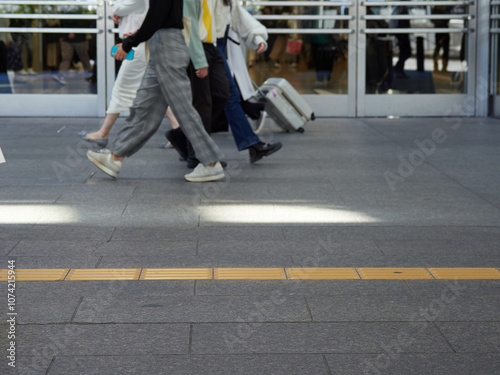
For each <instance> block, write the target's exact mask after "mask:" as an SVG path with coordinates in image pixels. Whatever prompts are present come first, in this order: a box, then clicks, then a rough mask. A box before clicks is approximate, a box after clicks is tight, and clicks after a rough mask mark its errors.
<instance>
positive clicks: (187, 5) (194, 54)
mask: <svg viewBox="0 0 500 375" xmlns="http://www.w3.org/2000/svg"><path fill="white" fill-rule="evenodd" d="M183 13H184V20H183V21H184V28H185V29H189V30H183V32H185V33H186V32H188V33H189V44H188V47H189V56H190V57H191V61H192V62H193V65H194V68H195V69H196V70H198V69H201V68H206V67H208V62H207V58H206V57H205V50H204V49H203V44H202V42H201V39H200V31H199V29H198V22H199V20H200V16H201V3H200V0H184V8H183Z"/></svg>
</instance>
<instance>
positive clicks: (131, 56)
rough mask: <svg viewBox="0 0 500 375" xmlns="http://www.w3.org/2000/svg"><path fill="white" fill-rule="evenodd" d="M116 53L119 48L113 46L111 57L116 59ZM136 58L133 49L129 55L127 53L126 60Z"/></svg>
mask: <svg viewBox="0 0 500 375" xmlns="http://www.w3.org/2000/svg"><path fill="white" fill-rule="evenodd" d="M116 51H118V46H113V47H112V48H111V57H115V54H116ZM133 58H134V50H133V49H131V50H130V52H129V53H127V56H126V57H125V59H126V60H132V59H133Z"/></svg>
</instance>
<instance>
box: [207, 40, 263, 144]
mask: <svg viewBox="0 0 500 375" xmlns="http://www.w3.org/2000/svg"><path fill="white" fill-rule="evenodd" d="M226 45H227V38H220V39H217V48H218V49H219V51H220V53H221V55H222V57H223V59H224V65H225V66H226V75H227V79H228V81H229V101H228V102H227V104H226V107H225V108H224V112H225V113H226V118H227V122H228V124H229V126H230V127H231V132H232V134H233V137H234V141H235V142H236V146H237V147H238V150H239V151H242V150H245V149H247V148H249V147H250V146H252V145H254V144H256V143H258V142H260V139H259V137H258V136H257V134H255V133H254V131H253V129H252V127H251V126H250V123H249V122H248V119H247V116H246V115H245V112H243V109H242V108H241V96H240V91H239V90H238V87H237V86H236V82H234V79H233V75H232V74H231V71H230V70H229V66H228V65H227V61H226Z"/></svg>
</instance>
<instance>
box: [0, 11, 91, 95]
mask: <svg viewBox="0 0 500 375" xmlns="http://www.w3.org/2000/svg"><path fill="white" fill-rule="evenodd" d="M54 3H56V2H53V3H52V4H54ZM30 16H31V17H30ZM96 19H97V16H96V6H95V5H57V4H56V5H26V4H22V5H17V4H7V5H0V28H4V30H5V28H8V30H5V31H3V32H0V59H1V60H2V61H1V62H0V92H1V93H8V94H95V93H96V92H97V85H96V50H97V46H96V31H95V29H96ZM58 29H61V32H58ZM31 30H33V32H31ZM2 56H3V57H2Z"/></svg>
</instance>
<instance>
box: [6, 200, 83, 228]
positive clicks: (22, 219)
mask: <svg viewBox="0 0 500 375" xmlns="http://www.w3.org/2000/svg"><path fill="white" fill-rule="evenodd" d="M79 219H80V215H79V214H78V212H77V210H75V209H73V208H71V207H67V206H53V205H50V206H46V205H37V204H22V205H17V204H16V205H14V204H12V205H8V204H0V224H63V223H75V222H77V221H79Z"/></svg>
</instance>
